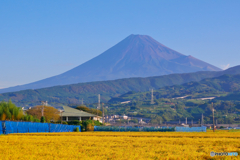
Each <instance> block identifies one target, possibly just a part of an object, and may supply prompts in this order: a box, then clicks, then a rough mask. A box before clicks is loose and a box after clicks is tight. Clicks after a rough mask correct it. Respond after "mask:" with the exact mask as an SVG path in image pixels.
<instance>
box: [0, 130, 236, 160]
mask: <svg viewBox="0 0 240 160" xmlns="http://www.w3.org/2000/svg"><path fill="white" fill-rule="evenodd" d="M0 141H1V145H0V157H1V158H0V159H4V160H6V159H9V160H10V159H11V160H12V159H24V160H25V159H34V160H35V159H41V160H42V159H56V160H57V159H68V160H69V159H87V160H88V159H104V160H105V159H126V160H127V159H136V160H139V159H142V160H145V159H240V156H215V157H211V156H210V152H211V151H215V152H238V154H239V155H240V132H228V131H218V132H215V133H212V132H206V133H179V132H178V133H177V132H78V133H76V132H75V133H30V134H9V135H3V136H0Z"/></svg>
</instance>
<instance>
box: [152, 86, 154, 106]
mask: <svg viewBox="0 0 240 160" xmlns="http://www.w3.org/2000/svg"><path fill="white" fill-rule="evenodd" d="M151 104H154V101H153V89H152V95H151Z"/></svg>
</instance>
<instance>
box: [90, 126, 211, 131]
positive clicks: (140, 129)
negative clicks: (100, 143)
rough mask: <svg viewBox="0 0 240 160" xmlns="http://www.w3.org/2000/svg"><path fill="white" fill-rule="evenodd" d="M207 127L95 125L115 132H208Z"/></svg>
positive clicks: (99, 129) (97, 129)
mask: <svg viewBox="0 0 240 160" xmlns="http://www.w3.org/2000/svg"><path fill="white" fill-rule="evenodd" d="M206 130H207V127H205V126H203V127H191V128H190V127H121V126H120V127H119V126H94V131H110V132H111V131H113V132H129V131H130V132H174V131H176V132H206Z"/></svg>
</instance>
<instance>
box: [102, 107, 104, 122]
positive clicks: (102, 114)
mask: <svg viewBox="0 0 240 160" xmlns="http://www.w3.org/2000/svg"><path fill="white" fill-rule="evenodd" d="M103 105H104V103H102V124H103V125H104V107H103Z"/></svg>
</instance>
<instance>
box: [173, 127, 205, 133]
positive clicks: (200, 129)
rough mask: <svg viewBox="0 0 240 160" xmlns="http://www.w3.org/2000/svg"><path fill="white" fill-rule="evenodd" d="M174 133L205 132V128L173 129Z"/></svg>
mask: <svg viewBox="0 0 240 160" xmlns="http://www.w3.org/2000/svg"><path fill="white" fill-rule="evenodd" d="M175 130H176V132H206V131H207V127H205V126H202V127H175Z"/></svg>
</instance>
